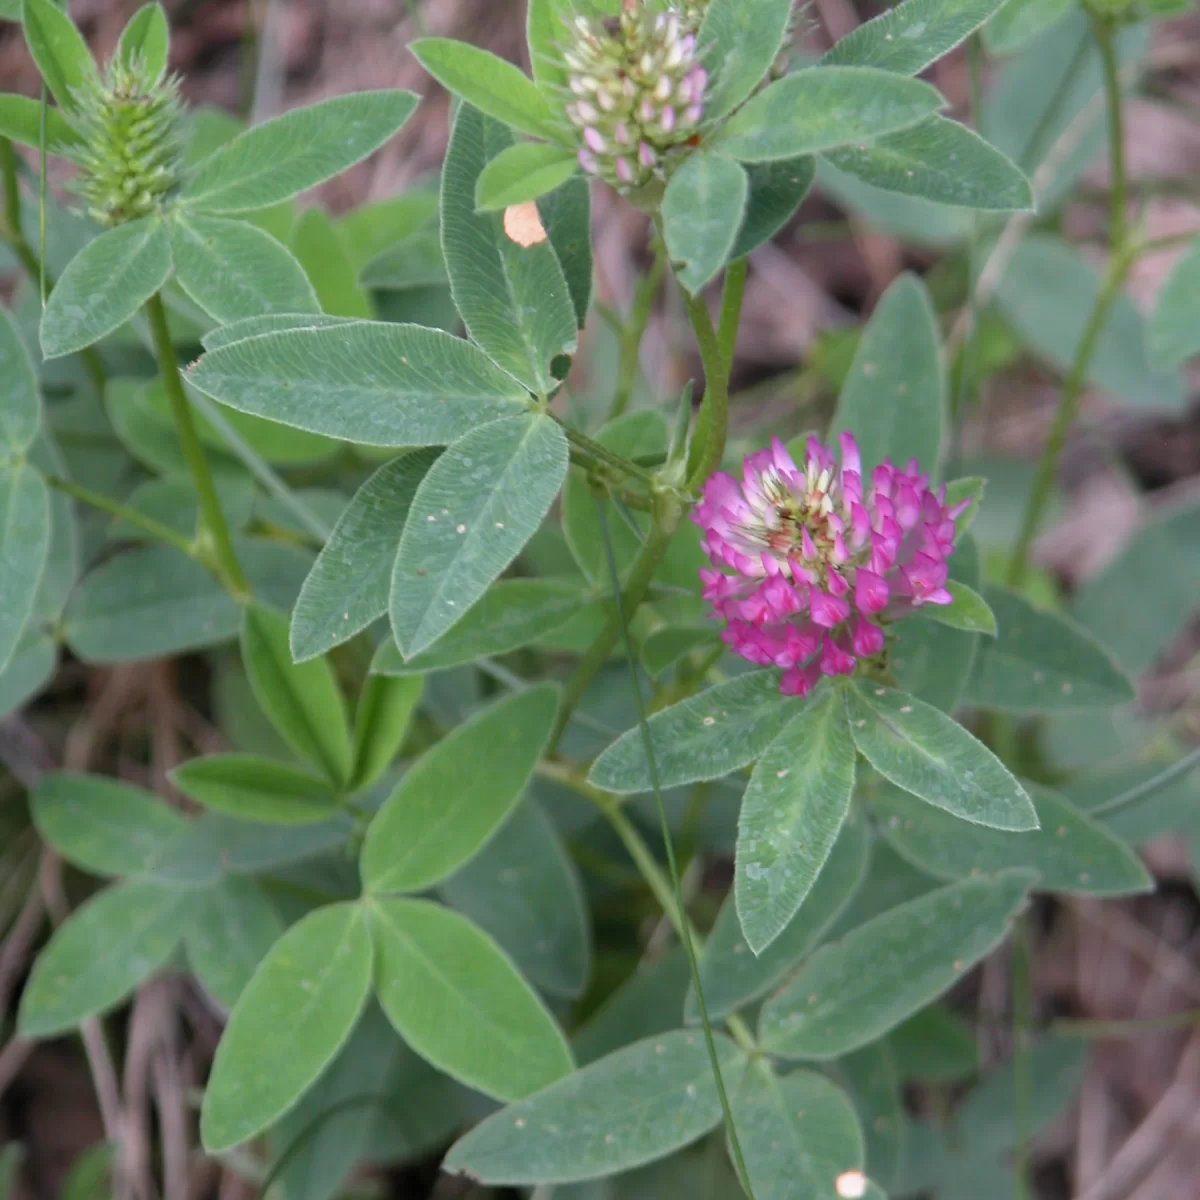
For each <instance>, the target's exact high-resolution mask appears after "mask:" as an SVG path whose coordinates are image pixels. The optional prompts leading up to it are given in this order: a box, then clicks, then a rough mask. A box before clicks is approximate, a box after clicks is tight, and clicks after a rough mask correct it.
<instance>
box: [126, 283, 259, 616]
mask: <svg viewBox="0 0 1200 1200" xmlns="http://www.w3.org/2000/svg"><path fill="white" fill-rule="evenodd" d="M146 315H147V316H148V317H149V318H150V330H151V332H152V334H153V335H154V351H155V355H156V357H157V358H158V366H159V370H160V371H161V372H162V377H163V384H164V385H165V387H166V390H167V399H168V400H169V401H170V404H171V415H172V417H174V419H175V429H176V432H177V433H178V434H179V446H180V449H181V450H182V451H183V457H184V459H185V460H186V461H187V464H188V469H189V470H190V471H191V474H192V482H193V484H194V485H195V488H196V496H197V498H198V499H199V501H200V512H201V515H202V517H203V528H204V530H205V532H207V534H208V535H209V537H210V538H211V539H212V547H213V551H214V554H215V556H216V565H217V567H218V568H219V571H220V574H221V576H222V581H223V582H224V584H225V586H226V587H227V588H229V590H230V593H231V594H232V595H233V596H234V598H235V599H236V600H239V601H242V600H246V599H248V598H249V596H250V585H249V584H248V583H247V582H246V576H245V575H244V574H243V573H242V567H241V564H240V563H239V562H238V559H237V554H236V553H235V551H234V549H233V541H232V539H231V538H230V536H229V527H228V525H226V524H225V514H224V513H223V512H222V511H221V505H220V503H219V502H218V500H217V490H216V488H215V487H214V485H213V479H212V473H211V472H210V471H209V469H208V459H207V458H206V457H205V454H204V447H203V446H202V445H201V443H200V437H199V435H198V434H197V433H196V423H195V421H194V420H193V419H192V409H191V405H189V404H188V398H187V393H186V392H185V391H184V390H183V376H182V375H180V373H179V360H178V358H176V356H175V347H174V345H173V344H172V342H171V331H170V329H169V328H168V327H167V312H166V309H165V308H163V302H162V296H161V295H159V294H158V293H155V295H153V296H151V297H150V299H149V300H147V301H146Z"/></svg>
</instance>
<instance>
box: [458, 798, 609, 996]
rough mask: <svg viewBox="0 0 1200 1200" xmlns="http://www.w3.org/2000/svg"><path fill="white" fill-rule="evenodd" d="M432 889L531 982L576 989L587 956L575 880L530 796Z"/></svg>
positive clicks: (583, 911) (555, 990)
mask: <svg viewBox="0 0 1200 1200" xmlns="http://www.w3.org/2000/svg"><path fill="white" fill-rule="evenodd" d="M439 890H440V892H441V895H442V898H443V899H444V900H445V901H446V903H447V904H450V905H452V906H453V907H454V908H456V909H457V910H458V911H459V912H460V913H462V914H463V915H464V916H466V917H468V918H470V919H471V920H472V921H474V922H475V924H476V925H478V926H479V927H480V928H481V929H482V930H483V931H484V932H485V933H487V934H489V935H490V936H491V937H493V938H495V940H496V941H497V942H498V943H499V945H500V946H501V947H503V949H504V950H505V951H506V952H507V953H508V954H510V955H511V956H512V960H513V962H514V963H515V964H516V966H517V968H518V969H519V970H520V972H521V974H523V975H524V976H525V978H526V979H528V980H529V982H530V983H532V984H533V985H534V986H535V987H537V988H540V989H541V990H542V991H544V992H548V993H550V994H551V995H553V996H578V995H579V994H580V993H581V992H582V991H583V989H584V985H585V984H586V983H587V977H588V959H589V956H590V946H589V939H588V913H587V908H586V906H585V903H584V896H583V887H582V886H581V884H580V882H579V877H578V876H577V875H576V873H575V869H574V866H573V865H572V863H571V860H570V858H568V857H567V853H566V850H565V849H564V848H563V846H562V843H561V842H560V841H559V839H558V834H557V832H556V831H555V829H554V826H553V825H551V824H550V822H549V821H548V820H547V819H546V816H545V814H544V813H543V812H542V811H541V809H540V808H538V807H537V805H535V804H534V803H533V802H532V801H531V800H526V801H524V802H523V803H521V804H519V805H518V806H517V808H516V809H515V810H514V811H513V814H512V816H511V817H509V819H508V820H507V821H505V823H504V825H503V826H502V827H501V829H500V832H499V833H497V834H496V836H495V837H493V838H492V839H491V841H490V842H488V843H487V845H486V846H484V848H483V849H482V850H481V851H480V852H479V853H478V854H476V855H475V857H474V858H473V859H471V861H470V862H468V863H466V864H465V865H464V866H463V867H462V868H461V869H459V870H458V871H456V872H455V874H453V875H452V876H451V877H450V878H449V879H447V880H446V881H445V882H444V883H443V884H442V885H441V887H440V889H439Z"/></svg>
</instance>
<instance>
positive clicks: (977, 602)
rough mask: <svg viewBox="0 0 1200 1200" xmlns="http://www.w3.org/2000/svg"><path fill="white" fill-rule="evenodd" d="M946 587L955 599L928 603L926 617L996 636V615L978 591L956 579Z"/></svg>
mask: <svg viewBox="0 0 1200 1200" xmlns="http://www.w3.org/2000/svg"><path fill="white" fill-rule="evenodd" d="M946 589H947V590H948V591H949V593H950V595H951V596H952V597H953V600H952V601H951V602H950V603H949V604H928V605H926V606H925V607H924V608H923V609H922V613H923V615H924V616H925V617H927V618H928V619H929V620H930V621H936V622H937V623H938V624H939V625H949V626H950V628H951V629H962V630H964V631H965V632H966V633H986V634H988V636H989V637H995V636H996V617H995V615H994V614H993V612H992V610H991V609H990V608H989V607H988V604H987V601H986V600H985V599H984V598H983V597H982V596H981V595H980V594H979V593H978V592H976V591H974V590H973V589H972V588H969V587H967V585H966V584H965V583H955V582H954V580H949V581H948V582H947V584H946ZM976 662H978V658H977V659H976Z"/></svg>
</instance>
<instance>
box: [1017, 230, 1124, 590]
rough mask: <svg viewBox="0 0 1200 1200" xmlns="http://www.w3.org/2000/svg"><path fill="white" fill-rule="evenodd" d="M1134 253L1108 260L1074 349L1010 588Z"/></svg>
mask: <svg viewBox="0 0 1200 1200" xmlns="http://www.w3.org/2000/svg"><path fill="white" fill-rule="evenodd" d="M1132 262H1133V256H1132V255H1131V254H1129V252H1128V250H1123V251H1119V252H1117V253H1116V254H1115V255H1114V256H1113V257H1112V258H1111V259H1110V260H1109V263H1108V268H1107V270H1106V271H1105V275H1104V280H1103V282H1102V284H1101V287H1100V294H1099V295H1098V296H1097V297H1096V303H1095V304H1094V305H1093V306H1092V311H1091V315H1090V316H1089V317H1088V321H1087V325H1086V326H1085V327H1084V331H1083V337H1082V338H1080V341H1079V347H1078V349H1077V350H1076V351H1075V359H1074V361H1073V362H1072V363H1071V369H1070V371H1069V373H1068V374H1067V378H1066V380H1065V382H1064V383H1063V389H1062V393H1061V395H1060V396H1059V399H1058V409H1057V410H1056V412H1055V414H1054V423H1053V424H1052V425H1051V427H1050V434H1049V436H1048V437H1047V438H1046V445H1045V446H1044V447H1043V449H1042V456H1041V458H1040V459H1039V460H1038V465H1037V472H1036V474H1035V475H1034V480H1033V486H1032V487H1031V489H1030V492H1029V499H1028V500H1027V501H1026V503H1025V512H1024V515H1023V516H1022V518H1021V528H1020V532H1019V533H1018V534H1017V544H1016V549H1015V550H1014V551H1013V556H1012V560H1011V561H1010V563H1009V568H1008V579H1007V582H1008V584H1009V585H1010V586H1011V587H1019V586H1020V585H1021V583H1022V582H1023V581H1024V579H1025V574H1026V571H1027V570H1028V568H1029V551H1030V548H1031V546H1032V545H1033V539H1034V538H1035V537H1036V536H1037V533H1038V529H1039V527H1040V526H1041V523H1042V517H1043V515H1044V514H1045V510H1046V505H1047V504H1049V502H1050V496H1051V494H1052V493H1053V491H1054V480H1055V476H1056V474H1057V472H1058V460H1059V458H1060V457H1061V456H1062V452H1063V449H1064V447H1065V446H1066V444H1067V434H1068V433H1069V432H1070V429H1071V426H1072V425H1073V424H1074V423H1075V418H1076V416H1078V414H1079V405H1080V402H1081V401H1082V399H1083V391H1084V388H1085V387H1086V385H1087V378H1088V370H1089V369H1090V367H1091V364H1092V358H1093V356H1094V355H1095V353H1096V348H1097V346H1099V344H1100V335H1101V334H1102V333H1103V332H1104V326H1105V324H1106V322H1107V321H1108V314H1109V312H1110V311H1111V310H1112V306H1113V304H1114V303H1115V302H1116V299H1117V297H1118V296H1119V295H1120V294H1121V286H1122V284H1123V283H1124V282H1125V276H1126V275H1127V274H1128V273H1129V268H1130V266H1131V265H1132Z"/></svg>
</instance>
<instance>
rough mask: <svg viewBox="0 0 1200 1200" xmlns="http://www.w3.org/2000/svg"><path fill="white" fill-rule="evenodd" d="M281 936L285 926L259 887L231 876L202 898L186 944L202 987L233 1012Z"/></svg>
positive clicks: (194, 971) (192, 920) (196, 909)
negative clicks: (232, 1009) (260, 965)
mask: <svg viewBox="0 0 1200 1200" xmlns="http://www.w3.org/2000/svg"><path fill="white" fill-rule="evenodd" d="M282 933H283V922H282V921H281V920H280V919H279V914H278V913H277V912H276V911H275V909H274V907H273V906H272V904H271V902H270V901H269V900H268V899H267V898H266V896H264V895H263V894H262V892H261V890H260V889H259V887H258V885H257V884H256V883H254V882H253V881H251V880H249V879H243V878H240V877H239V876H237V875H227V876H226V877H225V878H224V879H222V880H221V882H220V883H218V884H217V885H216V886H215V887H212V888H209V889H208V890H207V891H205V892H202V893H200V895H199V896H198V897H197V900H196V906H195V911H194V913H193V915H192V919H191V923H190V924H189V925H188V927H187V932H186V933H184V935H183V944H184V946H185V947H186V949H187V959H188V965H189V966H190V967H191V969H192V971H193V973H194V974H195V976H196V978H197V979H198V980H199V981H200V985H201V987H203V988H204V990H205V991H206V992H207V993H208V994H209V995H210V996H212V998H213V999H214V1000H216V1001H217V1003H218V1004H220V1005H223V1006H224V1007H225V1008H226V1009H231V1008H233V1006H234V1005H235V1004H236V1003H237V1001H238V997H239V996H240V995H241V994H242V992H243V991H244V990H245V987H246V984H247V983H249V982H250V979H251V978H252V976H253V975H254V972H255V971H257V970H258V966H259V964H260V963H261V962H262V960H263V959H264V958H266V956H267V954H268V952H269V951H270V949H271V947H272V946H273V945H274V944H275V943H276V942H277V941H278V940H279V937H280V935H281V934H282Z"/></svg>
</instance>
